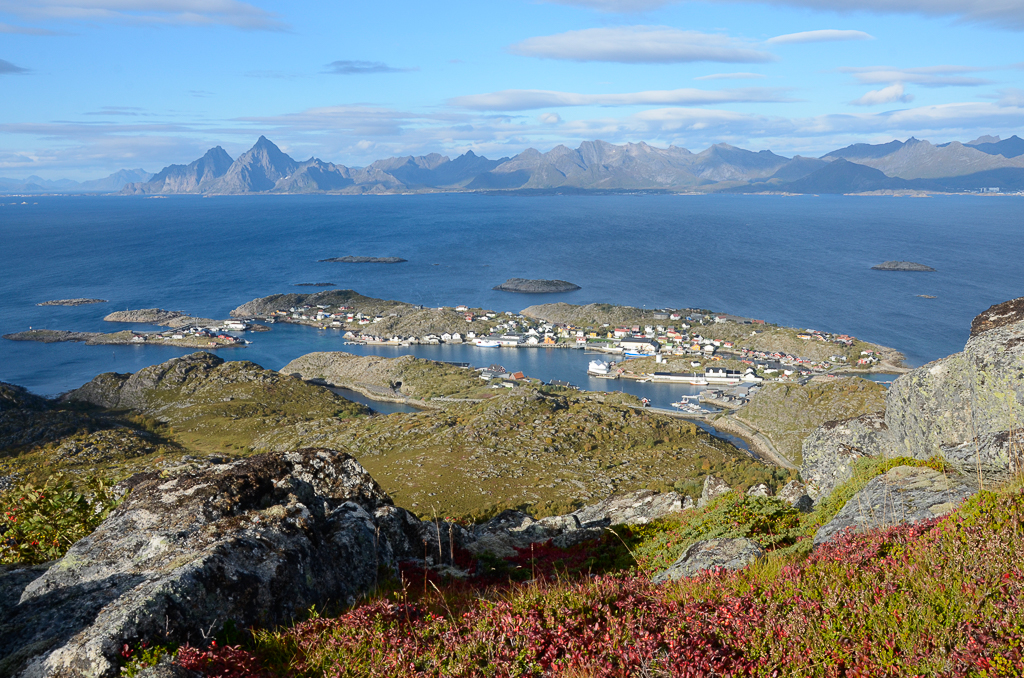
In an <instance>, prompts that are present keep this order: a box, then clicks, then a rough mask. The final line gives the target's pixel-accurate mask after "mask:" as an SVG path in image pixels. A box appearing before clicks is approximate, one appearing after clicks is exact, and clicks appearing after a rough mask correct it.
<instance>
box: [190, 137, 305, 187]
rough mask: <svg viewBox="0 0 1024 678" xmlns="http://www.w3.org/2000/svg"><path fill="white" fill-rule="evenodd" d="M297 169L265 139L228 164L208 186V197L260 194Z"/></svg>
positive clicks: (259, 140)
mask: <svg viewBox="0 0 1024 678" xmlns="http://www.w3.org/2000/svg"><path fill="white" fill-rule="evenodd" d="M298 168H299V163H297V162H295V161H294V160H292V159H291V157H289V156H288V154H286V153H283V152H281V149H280V148H278V147H277V146H276V145H274V142H272V141H270V140H269V139H267V138H266V137H265V136H260V138H259V139H257V140H256V143H255V144H254V145H253V147H252V148H250V149H249V150H248V151H246V152H245V153H243V154H242V155H240V156H238V158H237V159H236V160H235V161H234V162H233V163H231V166H230V167H229V168H228V171H227V172H225V173H224V175H223V176H221V177H220V178H218V179H216V180H214V181H213V182H211V183H210V185H209V187H208V188H207V189H206V190H205V192H207V193H262V192H264V191H270V190H273V189H274V186H275V185H277V182H278V181H279V180H281V179H285V178H287V177H290V176H291V175H292V174H294V172H295V170H297V169H298Z"/></svg>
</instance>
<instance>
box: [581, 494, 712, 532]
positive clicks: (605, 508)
mask: <svg viewBox="0 0 1024 678" xmlns="http://www.w3.org/2000/svg"><path fill="white" fill-rule="evenodd" d="M689 508H693V499H691V498H690V497H683V496H681V495H679V494H677V493H675V492H662V493H661V494H658V493H656V492H654V491H652V490H638V491H636V492H630V493H628V494H621V495H617V496H614V497H609V498H608V499H605V500H604V501H602V502H599V503H597V504H594V505H593V506H586V507H584V508H581V509H580V510H578V511H575V512H574V513H573V514H572V515H573V516H575V517H576V518H577V519H578V520H579V522H580V524H581V525H583V526H585V527H589V526H594V525H596V524H598V523H600V525H601V526H602V527H605V526H609V525H643V524H645V523H649V522H651V521H652V520H657V519H659V518H664V517H665V516H667V515H669V514H671V513H678V512H679V511H683V510H686V509H689Z"/></svg>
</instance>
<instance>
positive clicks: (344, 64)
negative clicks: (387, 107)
mask: <svg viewBox="0 0 1024 678" xmlns="http://www.w3.org/2000/svg"><path fill="white" fill-rule="evenodd" d="M324 68H325V69H327V70H325V71H324V73H330V74H331V75H367V74H372V73H406V72H408V71H411V70H416V69H412V68H395V67H394V66H388V65H387V64H386V63H383V62H381V61H332V62H331V63H329V64H327V65H326V66H324Z"/></svg>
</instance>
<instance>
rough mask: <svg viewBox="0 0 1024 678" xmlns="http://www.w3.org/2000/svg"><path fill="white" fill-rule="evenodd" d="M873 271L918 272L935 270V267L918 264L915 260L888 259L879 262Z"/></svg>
mask: <svg viewBox="0 0 1024 678" xmlns="http://www.w3.org/2000/svg"><path fill="white" fill-rule="evenodd" d="M871 270H872V271H917V272H935V269H934V268H932V267H931V266H925V265H924V264H916V263H914V262H913V261H886V262H884V263H881V264H879V265H878V266H872V267H871Z"/></svg>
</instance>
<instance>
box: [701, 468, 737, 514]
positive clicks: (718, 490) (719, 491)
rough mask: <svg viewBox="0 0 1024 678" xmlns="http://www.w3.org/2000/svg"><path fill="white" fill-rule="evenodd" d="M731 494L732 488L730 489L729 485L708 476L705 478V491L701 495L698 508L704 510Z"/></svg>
mask: <svg viewBox="0 0 1024 678" xmlns="http://www.w3.org/2000/svg"><path fill="white" fill-rule="evenodd" d="M730 492H732V488H731V487H729V483H727V482H725V481H724V480H722V479H721V478H716V477H715V476H707V477H706V478H704V489H703V490H702V491H701V493H700V499H699V500H698V501H697V507H698V508H703V507H705V506H707V505H708V504H710V503H711V502H713V501H714V500H715V499H718V498H719V497H721V496H722V495H723V494H729V493H730Z"/></svg>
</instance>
